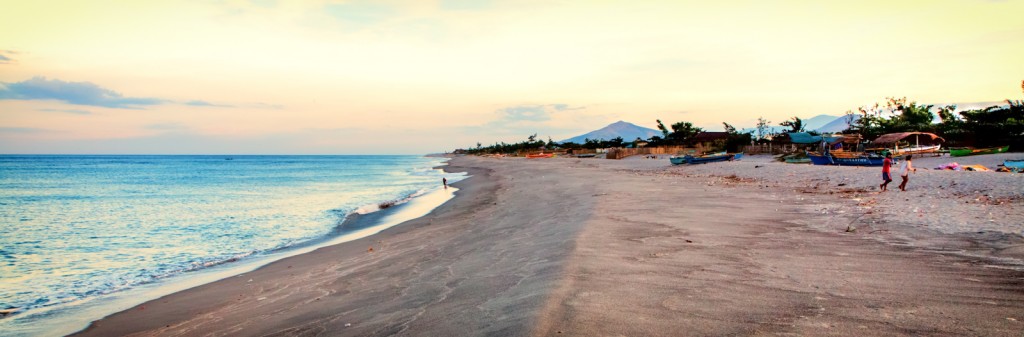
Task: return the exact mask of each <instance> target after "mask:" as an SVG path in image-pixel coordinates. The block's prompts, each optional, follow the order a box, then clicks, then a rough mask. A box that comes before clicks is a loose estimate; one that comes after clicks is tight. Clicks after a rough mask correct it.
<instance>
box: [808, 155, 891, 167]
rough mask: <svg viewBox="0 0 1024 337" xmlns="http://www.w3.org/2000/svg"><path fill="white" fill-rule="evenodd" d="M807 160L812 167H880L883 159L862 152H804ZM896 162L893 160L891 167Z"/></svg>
mask: <svg viewBox="0 0 1024 337" xmlns="http://www.w3.org/2000/svg"><path fill="white" fill-rule="evenodd" d="M806 153H807V158H810V159H811V164H814V165H837V166H882V163H883V162H884V161H885V157H882V156H879V155H875V154H868V153H863V152H839V151H835V152H829V153H825V154H822V153H819V152H811V151H806ZM895 164H896V160H895V159H893V165H895Z"/></svg>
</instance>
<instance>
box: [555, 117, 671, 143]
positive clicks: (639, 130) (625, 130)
mask: <svg viewBox="0 0 1024 337" xmlns="http://www.w3.org/2000/svg"><path fill="white" fill-rule="evenodd" d="M651 136H661V131H658V130H655V129H648V128H645V127H642V126H638V125H636V124H633V123H628V122H623V121H618V122H615V123H611V124H609V125H608V126H606V127H603V128H600V129H597V130H594V131H590V132H587V133H585V134H582V135H579V136H576V137H572V138H569V139H566V140H563V141H562V143H565V142H573V143H580V144H582V143H583V142H584V141H585V140H586V139H593V140H611V139H613V138H615V137H622V140H624V141H627V142H629V141H633V140H636V138H637V137H640V139H648V138H651Z"/></svg>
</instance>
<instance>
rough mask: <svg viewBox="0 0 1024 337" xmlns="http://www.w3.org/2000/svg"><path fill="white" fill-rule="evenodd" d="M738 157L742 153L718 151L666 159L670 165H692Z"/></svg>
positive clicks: (741, 155)
mask: <svg viewBox="0 0 1024 337" xmlns="http://www.w3.org/2000/svg"><path fill="white" fill-rule="evenodd" d="M740 157H743V153H726V152H719V153H712V154H707V155H703V156H696V157H695V156H692V155H685V156H682V157H669V158H668V160H669V161H671V162H672V165H682V164H691V165H692V164H707V163H713V162H717V161H728V160H736V159H739V158H740Z"/></svg>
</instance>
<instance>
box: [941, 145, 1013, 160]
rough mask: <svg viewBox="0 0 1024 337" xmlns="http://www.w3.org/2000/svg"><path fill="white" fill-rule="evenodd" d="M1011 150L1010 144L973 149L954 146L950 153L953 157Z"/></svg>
mask: <svg viewBox="0 0 1024 337" xmlns="http://www.w3.org/2000/svg"><path fill="white" fill-rule="evenodd" d="M1008 150H1010V146H1009V145H1007V146H1003V147H989V148H984V149H972V148H969V147H954V148H950V149H949V155H950V156H953V157H963V156H974V155H979V154H994V153H1003V152H1006V151H1008Z"/></svg>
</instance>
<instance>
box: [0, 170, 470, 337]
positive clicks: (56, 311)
mask: <svg viewBox="0 0 1024 337" xmlns="http://www.w3.org/2000/svg"><path fill="white" fill-rule="evenodd" d="M444 167H445V166H443V165H442V166H439V167H436V168H435V169H443V168H444ZM457 191H458V189H457V188H450V189H437V190H432V191H429V192H426V193H423V194H419V195H415V196H410V197H408V198H407V199H403V200H402V202H400V203H398V204H397V205H394V206H391V207H388V208H386V209H381V210H377V211H374V212H370V213H366V214H360V213H357V212H355V211H353V212H352V213H350V214H349V215H348V216H346V217H345V218H344V219H342V220H341V221H339V222H338V223H337V224H336V225H335V226H334V229H332V230H331V231H330V232H329V233H327V234H326V235H324V236H322V237H319V238H315V239H312V240H310V241H306V242H303V243H300V244H298V245H293V246H289V247H284V248H279V249H275V250H270V251H266V252H262V253H260V254H254V255H253V256H248V257H246V258H241V259H238V260H233V261H232V260H229V261H224V262H221V263H217V264H214V265H210V266H208V267H204V268H200V269H196V270H190V271H186V272H183V273H179V274H176V275H173V276H170V277H167V278H163V279H160V280H157V281H155V282H151V283H145V284H141V285H139V286H136V287H134V288H131V289H128V290H124V291H119V292H114V293H111V294H108V295H106V296H103V297H99V298H89V299H85V300H81V301H78V302H71V303H65V304H61V305H57V306H53V307H44V308H37V309H33V311H30V312H27V313H22V314H17V315H14V316H11V317H6V318H4V320H10V321H8V322H4V323H5V325H6V326H7V328H9V329H10V330H8V332H9V333H12V334H14V335H26V336H28V335H40V334H41V335H68V334H74V333H77V332H80V331H82V330H84V329H87V328H88V326H89V325H90V324H91V323H92V322H94V321H98V320H101V319H102V318H104V317H106V316H109V315H114V314H116V313H118V312H122V311H125V310H128V309H129V308H132V307H137V306H139V305H142V304H144V303H146V302H150V301H154V300H156V299H159V298H161V297H164V296H168V295H172V294H174V293H178V292H182V291H186V290H188V289H191V288H194V287H197V286H202V285H205V284H209V283H214V282H217V281H219V280H223V279H227V278H230V277H235V276H238V275H241V274H244V273H248V272H252V271H254V270H258V269H260V268H263V267H264V266H266V265H268V264H271V263H274V262H276V261H279V260H282V259H286V258H290V257H293V256H298V255H302V254H306V253H309V252H311V251H314V250H316V249H319V248H322V247H327V246H331V245H337V244H341V243H345V242H349V241H354V240H358V239H361V238H365V237H368V236H372V235H374V234H376V233H379V232H381V231H383V230H387V229H388V228H391V227H394V226H396V225H399V224H401V223H403V222H405V221H407V220H411V219H414V218H417V217H421V216H423V215H425V214H426V213H427V212H429V211H430V210H433V209H434V208H437V207H438V206H440V205H442V204H444V203H445V202H447V201H448V200H450V199H452V198H453V197H454V193H455V192H457ZM54 315H57V316H60V317H59V318H57V319H48V317H51V316H54ZM26 320H27V322H26ZM40 324H42V325H45V326H47V328H46V329H38V328H32V327H33V326H38V325H40Z"/></svg>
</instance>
